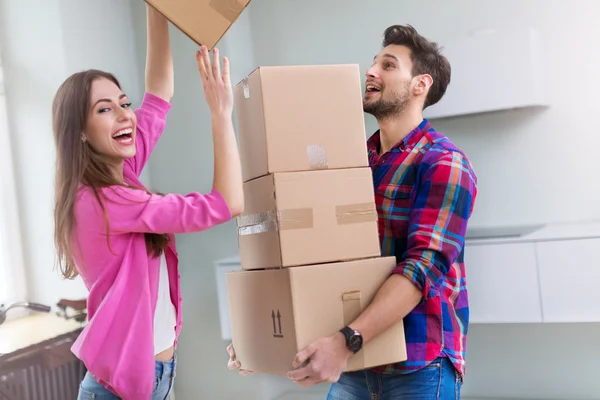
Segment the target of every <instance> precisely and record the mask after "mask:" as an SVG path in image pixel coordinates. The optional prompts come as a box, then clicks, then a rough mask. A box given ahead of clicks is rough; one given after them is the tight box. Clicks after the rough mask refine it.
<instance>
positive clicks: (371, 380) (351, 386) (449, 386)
mask: <svg viewBox="0 0 600 400" xmlns="http://www.w3.org/2000/svg"><path fill="white" fill-rule="evenodd" d="M461 387H462V377H461V376H460V375H459V374H458V372H457V371H456V369H455V368H454V366H453V365H452V363H451V362H450V361H449V360H448V359H447V358H445V357H444V358H438V359H437V360H435V361H433V362H432V363H431V364H429V365H428V366H427V367H425V368H423V369H421V370H419V371H416V372H413V373H410V374H395V375H389V374H381V373H377V372H374V371H371V370H366V371H357V372H348V373H344V374H342V376H341V377H340V379H339V381H337V382H336V383H334V384H333V385H332V386H331V389H330V390H329V395H328V396H327V400H460V389H461Z"/></svg>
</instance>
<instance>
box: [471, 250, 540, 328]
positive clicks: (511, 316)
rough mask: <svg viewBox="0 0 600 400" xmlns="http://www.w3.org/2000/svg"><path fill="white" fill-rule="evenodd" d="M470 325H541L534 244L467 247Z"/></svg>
mask: <svg viewBox="0 0 600 400" xmlns="http://www.w3.org/2000/svg"><path fill="white" fill-rule="evenodd" d="M465 265H466V271H467V288H468V290H469V307H470V321H471V323H523V322H542V306H541V301H540V292H539V280H538V273H537V268H536V257H535V245H534V244H533V243H511V244H502V245H493V244H491V245H481V246H472V247H469V246H468V245H467V249H466V251H465Z"/></svg>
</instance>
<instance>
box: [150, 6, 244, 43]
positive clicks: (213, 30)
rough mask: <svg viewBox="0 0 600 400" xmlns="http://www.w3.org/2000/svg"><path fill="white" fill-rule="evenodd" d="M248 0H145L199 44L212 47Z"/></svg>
mask: <svg viewBox="0 0 600 400" xmlns="http://www.w3.org/2000/svg"><path fill="white" fill-rule="evenodd" d="M250 1H251V0H146V2H147V3H148V4H150V5H151V6H152V7H154V8H155V9H156V10H157V11H158V12H160V13H161V14H162V15H164V16H165V17H166V18H167V19H168V20H169V21H171V23H172V24H173V25H175V26H176V27H177V28H178V29H179V30H180V31H182V32H183V33H184V34H186V35H187V36H188V37H189V38H190V39H192V40H193V41H194V42H196V43H197V44H198V45H205V46H206V47H208V49H209V50H212V49H213V48H214V47H215V45H216V44H217V43H218V42H219V40H221V38H222V37H223V35H224V34H225V33H226V32H227V31H228V30H229V28H231V25H233V23H234V22H235V21H236V20H237V19H238V18H239V16H240V15H241V14H242V12H244V10H245V9H246V7H247V6H248V4H250Z"/></svg>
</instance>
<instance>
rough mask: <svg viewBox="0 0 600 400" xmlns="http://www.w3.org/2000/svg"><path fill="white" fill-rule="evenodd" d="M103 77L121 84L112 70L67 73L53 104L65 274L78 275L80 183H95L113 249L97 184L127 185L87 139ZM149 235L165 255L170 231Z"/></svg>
mask: <svg viewBox="0 0 600 400" xmlns="http://www.w3.org/2000/svg"><path fill="white" fill-rule="evenodd" d="M102 78H104V79H108V80H110V81H111V82H113V83H114V84H115V85H117V86H118V87H119V89H120V88H121V85H120V84H119V81H118V80H117V79H116V78H115V77H114V76H113V75H112V74H110V73H107V72H104V71H98V70H94V69H91V70H86V71H82V72H77V73H75V74H73V75H71V76H70V77H69V78H67V80H66V81H65V82H63V84H62V85H61V86H60V87H59V89H58V91H57V93H56V95H55V97H54V101H53V103H52V129H53V131H54V143H55V145H56V178H55V195H54V245H55V247H56V252H57V258H58V260H57V261H58V264H59V268H60V271H61V273H62V275H63V277H64V278H66V279H73V278H75V277H77V275H79V273H78V271H77V268H76V267H75V262H74V260H73V253H72V247H71V240H72V234H73V226H74V224H75V222H76V221H75V216H74V204H75V198H76V194H77V190H78V188H79V185H81V184H83V185H86V186H88V187H90V188H91V189H92V191H93V193H94V195H95V197H96V199H97V200H98V202H99V203H100V206H101V207H102V210H103V212H104V216H105V219H106V241H107V245H108V246H109V248H110V240H109V232H110V221H109V219H108V214H107V213H106V208H105V207H104V204H103V201H102V199H101V196H100V192H99V190H98V189H99V188H103V187H108V186H112V185H119V186H123V185H124V184H123V182H119V181H118V180H117V179H116V178H115V176H114V174H113V173H112V171H111V169H110V166H109V164H108V162H106V159H105V158H104V156H103V155H102V154H100V153H98V152H96V151H95V150H94V149H93V148H92V147H91V146H90V145H89V143H88V142H84V141H83V140H82V134H83V132H84V129H85V126H86V122H87V119H88V113H89V107H90V94H91V89H92V83H93V82H94V81H95V80H97V79H102ZM136 189H140V190H145V189H143V188H136ZM145 239H146V248H147V250H148V253H151V252H152V253H153V255H154V257H158V256H160V255H161V254H162V252H163V251H164V250H165V248H166V247H167V244H168V242H169V237H168V236H167V235H166V234H156V233H145ZM111 251H112V250H111Z"/></svg>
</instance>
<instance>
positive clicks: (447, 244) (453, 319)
mask: <svg viewBox="0 0 600 400" xmlns="http://www.w3.org/2000/svg"><path fill="white" fill-rule="evenodd" d="M367 148H368V153H369V164H370V166H371V168H372V170H373V181H374V185H375V202H376V204H377V212H378V214H379V237H380V241H381V251H382V255H383V256H395V257H396V259H397V262H398V266H397V267H396V269H395V270H394V271H393V273H395V274H401V275H403V276H405V277H406V278H408V279H410V281H411V282H412V283H414V284H415V286H416V287H417V288H419V290H420V291H421V292H422V294H423V299H422V300H421V302H420V303H419V304H418V305H417V307H416V308H415V309H414V310H413V311H411V312H410V313H409V314H408V315H407V316H406V317H405V318H404V330H405V335H406V346H407V353H408V359H407V361H404V362H401V363H398V364H394V365H387V366H383V367H378V368H375V370H377V371H379V372H383V373H388V374H390V373H396V374H397V373H400V374H403V373H409V372H413V371H416V370H419V369H421V368H423V367H425V366H427V365H428V364H429V363H431V362H432V361H434V360H435V359H436V358H438V357H448V359H449V360H450V361H452V363H453V364H454V365H455V367H456V369H457V370H458V372H459V373H460V374H461V375H463V374H464V372H465V347H466V337H467V329H468V323H469V305H468V294H467V286H466V281H465V266H464V262H463V249H464V244H465V233H466V230H467V221H468V219H469V217H470V216H471V213H472V210H473V205H474V203H475V197H476V194H477V188H476V184H477V177H476V176H475V173H474V172H473V169H472V168H471V165H470V163H469V161H468V159H467V157H466V156H465V154H464V153H463V152H462V151H461V150H460V149H459V148H458V147H457V146H455V145H454V144H453V143H452V142H451V141H450V140H449V139H448V138H447V137H446V136H444V135H442V134H441V133H439V132H437V131H435V130H434V129H433V128H432V127H431V124H430V122H429V121H427V120H423V122H422V123H421V124H420V125H419V126H418V127H417V128H415V129H414V130H413V131H412V132H411V133H410V134H409V135H408V136H407V137H406V138H404V139H403V140H402V141H401V142H400V143H398V144H397V145H396V146H394V147H393V148H392V149H391V150H390V151H388V152H387V153H386V154H383V155H382V156H380V155H379V149H380V137H379V131H377V132H376V133H375V134H374V135H373V136H372V137H371V138H370V139H369V140H368V142H367Z"/></svg>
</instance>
